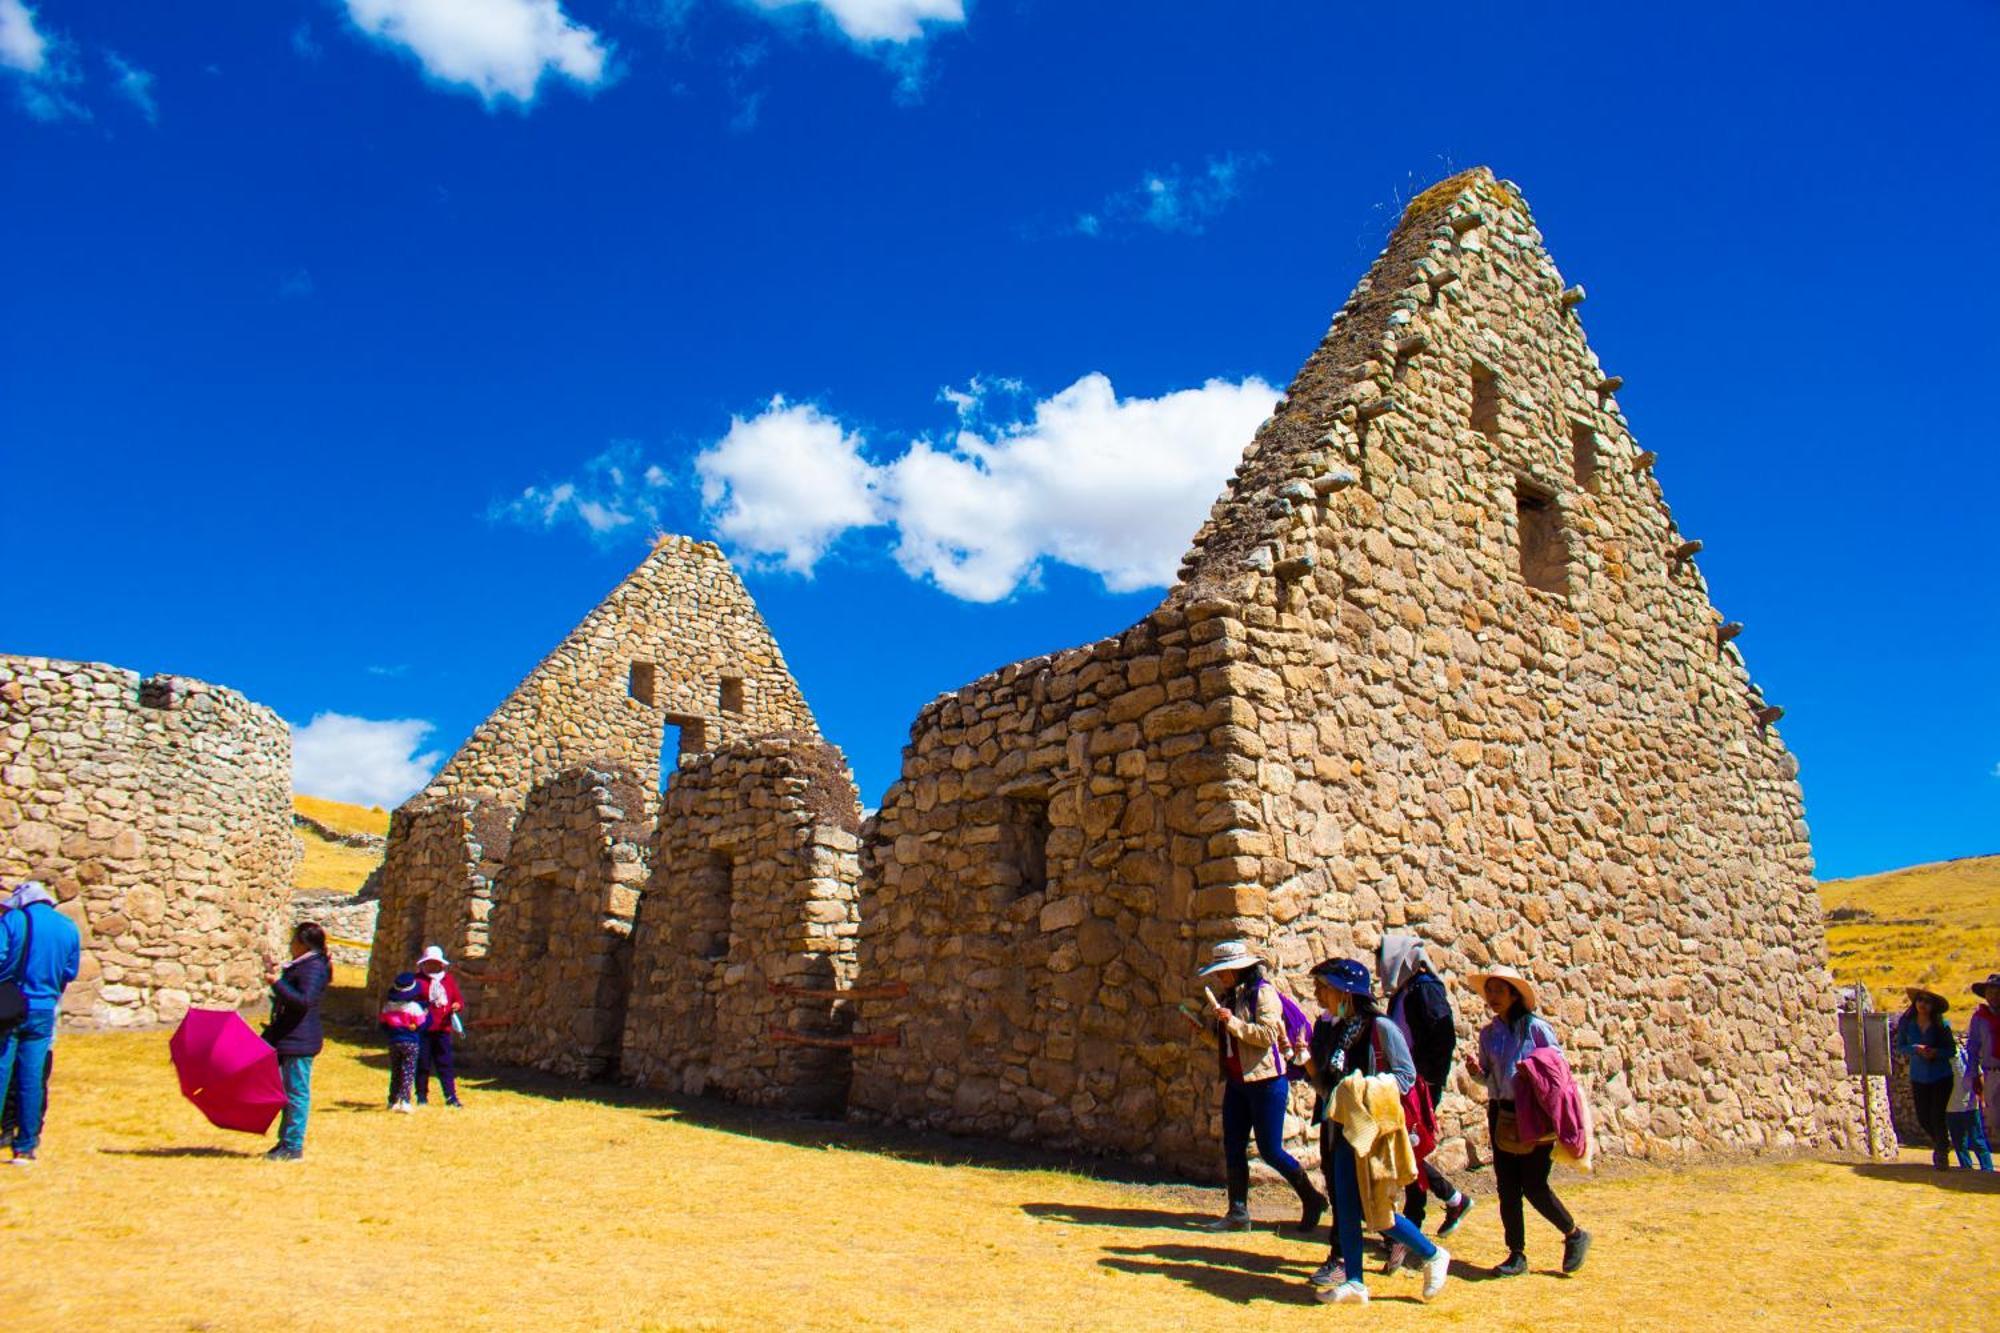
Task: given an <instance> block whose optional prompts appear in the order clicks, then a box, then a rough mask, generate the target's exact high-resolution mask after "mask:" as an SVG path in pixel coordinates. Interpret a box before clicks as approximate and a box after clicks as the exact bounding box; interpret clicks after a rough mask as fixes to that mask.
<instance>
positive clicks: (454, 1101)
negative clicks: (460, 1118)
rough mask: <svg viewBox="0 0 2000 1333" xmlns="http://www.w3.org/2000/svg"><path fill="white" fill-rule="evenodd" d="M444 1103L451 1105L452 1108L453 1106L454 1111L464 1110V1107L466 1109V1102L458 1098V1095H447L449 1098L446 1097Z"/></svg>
mask: <svg viewBox="0 0 2000 1333" xmlns="http://www.w3.org/2000/svg"><path fill="white" fill-rule="evenodd" d="M444 1104H445V1105H446V1106H449V1107H450V1108H451V1109H452V1110H454V1111H462V1110H464V1109H465V1103H464V1102H462V1101H460V1100H459V1099H458V1098H456V1097H447V1098H445V1099H444Z"/></svg>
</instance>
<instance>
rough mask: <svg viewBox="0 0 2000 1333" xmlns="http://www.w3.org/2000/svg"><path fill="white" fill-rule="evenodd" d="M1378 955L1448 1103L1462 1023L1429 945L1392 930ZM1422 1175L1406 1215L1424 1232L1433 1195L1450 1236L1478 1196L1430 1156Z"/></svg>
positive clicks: (1416, 1057)
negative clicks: (1427, 949)
mask: <svg viewBox="0 0 2000 1333" xmlns="http://www.w3.org/2000/svg"><path fill="white" fill-rule="evenodd" d="M1376 956H1377V959H1378V961H1379V963H1380V965H1381V966H1380V972H1381V977H1382V994H1383V995H1384V996H1385V997H1386V1002H1385V1004H1384V1008H1385V1009H1387V1011H1388V1015H1389V1019H1390V1021H1391V1022H1393V1023H1394V1024H1395V1025H1396V1028H1397V1030H1398V1031H1399V1032H1401V1033H1402V1034H1403V1037H1404V1039H1405V1040H1406V1041H1408V1043H1409V1046H1410V1059H1411V1060H1412V1061H1413V1062H1414V1063H1415V1064H1416V1067H1417V1076H1418V1077H1419V1078H1421V1079H1422V1080H1423V1081H1424V1087H1425V1090H1426V1091H1427V1092H1428V1093H1429V1094H1430V1103H1431V1105H1432V1106H1437V1105H1439V1104H1440V1103H1442V1102H1443V1101H1444V1088H1445V1083H1446V1082H1447V1081H1448V1080H1449V1079H1450V1078H1451V1057H1452V1053H1453V1052H1454V1051H1456V1050H1457V1049H1458V1020H1457V1018H1456V1017H1455V1016H1454V1015H1453V1013H1452V1011H1451V995H1450V993H1449V992H1447V991H1446V990H1445V985H1444V982H1443V981H1442V980H1441V979H1439V977H1438V974H1437V972H1436V971H1435V970H1434V969H1433V968H1432V967H1431V960H1430V957H1429V955H1428V954H1426V953H1425V952H1424V942H1423V941H1422V940H1420V939H1418V938H1417V937H1416V936H1415V935H1405V934H1400V933H1398V932H1395V931H1391V932H1389V933H1388V934H1386V935H1384V936H1383V937H1382V945H1381V948H1379V949H1378V950H1377V951H1376ZM1417 1171H1418V1176H1417V1179H1416V1180H1414V1181H1412V1182H1410V1187H1409V1189H1408V1190H1406V1191H1404V1194H1403V1216H1405V1217H1407V1218H1409V1219H1410V1222H1411V1224H1412V1225H1414V1226H1416V1227H1417V1228H1418V1229H1420V1230H1421V1229H1422V1227H1423V1225H1424V1212H1425V1207H1426V1198H1427V1195H1436V1196H1437V1200H1438V1202H1439V1203H1442V1204H1443V1205H1444V1222H1443V1223H1442V1224H1441V1225H1440V1226H1439V1227H1438V1231H1437V1233H1438V1235H1439V1236H1441V1237H1442V1236H1449V1235H1450V1234H1451V1233H1452V1232H1454V1231H1456V1230H1458V1224H1459V1223H1460V1222H1462V1221H1464V1220H1465V1215H1466V1214H1467V1213H1469V1212H1471V1211H1472V1196H1471V1195H1469V1194H1467V1193H1465V1192H1464V1191H1463V1190H1461V1189H1459V1188H1458V1186H1456V1185H1454V1184H1452V1183H1451V1181H1450V1180H1448V1179H1447V1178H1446V1177H1445V1174H1444V1172H1442V1171H1440V1170H1438V1169H1437V1167H1436V1166H1434V1165H1433V1164H1432V1163H1431V1159H1430V1157H1429V1156H1425V1157H1424V1158H1422V1159H1421V1160H1420V1161H1419V1162H1418V1163H1417ZM1404 1257H1405V1256H1404V1255H1402V1254H1399V1253H1398V1252H1397V1250H1396V1248H1395V1247H1394V1246H1391V1247H1390V1250H1389V1265H1388V1271H1390V1272H1394V1271H1395V1269H1396V1267H1397V1265H1398V1264H1399V1263H1400V1262H1401V1261H1402V1259H1403V1258H1404Z"/></svg>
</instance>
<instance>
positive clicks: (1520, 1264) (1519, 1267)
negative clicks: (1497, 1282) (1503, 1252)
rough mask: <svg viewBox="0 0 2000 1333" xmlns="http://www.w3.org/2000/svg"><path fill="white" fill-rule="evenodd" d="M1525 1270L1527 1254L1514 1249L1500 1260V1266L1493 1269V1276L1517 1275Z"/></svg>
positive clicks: (1526, 1269) (1526, 1267)
mask: <svg viewBox="0 0 2000 1333" xmlns="http://www.w3.org/2000/svg"><path fill="white" fill-rule="evenodd" d="M1527 1271H1528V1256H1527V1255H1525V1254H1523V1253H1521V1252H1520V1251H1519V1250H1516V1251H1514V1252H1513V1253H1512V1254H1510V1255H1508V1256H1507V1257H1506V1258H1505V1259H1503V1260H1501V1261H1500V1266H1499V1267H1498V1268H1496V1269H1494V1270H1493V1276H1494V1277H1519V1276H1521V1274H1523V1273H1525V1272H1527Z"/></svg>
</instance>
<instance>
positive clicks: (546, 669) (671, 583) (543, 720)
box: [421, 537, 819, 804]
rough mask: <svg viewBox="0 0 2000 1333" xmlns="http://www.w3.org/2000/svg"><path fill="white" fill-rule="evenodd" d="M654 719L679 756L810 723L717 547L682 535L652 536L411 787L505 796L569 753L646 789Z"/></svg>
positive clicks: (570, 761) (572, 761) (434, 794)
mask: <svg viewBox="0 0 2000 1333" xmlns="http://www.w3.org/2000/svg"><path fill="white" fill-rule="evenodd" d="M635 672H636V674H635ZM668 725H674V726H678V727H679V728H680V753H681V754H683V755H689V754H698V753H700V752H702V751H704V750H708V749H711V748H713V747H714V746H716V745H719V744H721V743H723V742H725V741H730V740H735V739H739V738H741V737H745V736H755V735H760V734H762V733H765V732H772V731H800V732H805V733H808V734H812V735H817V734H818V730H819V729H818V726H817V724H815V723H814V721H813V716H812V710H811V709H809V708H808V707H807V706H806V701H805V696H804V695H802V694H801V693H800V692H799V688H798V685H797V684H796V683H795V682H794V681H793V680H792V677H791V673H790V672H789V671H788V670H787V669H786V667H785V659H784V656H783V654H781V653H780V652H779V651H778V645H777V643H776V641H775V640H773V639H772V637H771V632H770V630H769V629H768V628H766V626H765V624H764V619H763V617H762V616H761V615H759V614H758V612H757V605H756V603H755V602H754V601H752V600H751V598H750V593H749V590H748V589H746V588H745V587H744V586H743V583H742V580H740V579H739V578H737V577H736V571H735V570H733V569H732V568H730V565H729V561H728V559H727V558H726V557H724V556H723V554H722V552H721V550H720V549H719V548H717V547H716V546H715V545H714V544H713V543H710V542H698V541H693V540H691V539H689V538H686V537H663V538H661V539H660V541H659V542H658V544H657V545H655V546H654V548H653V551H652V553H651V554H650V555H648V556H647V557H646V559H645V560H644V561H643V562H642V563H641V564H640V565H639V567H638V568H637V569H636V570H634V571H633V572H632V574H631V575H630V576H629V577H627V578H626V579H625V581H624V582H623V583H621V584H619V585H618V587H617V588H615V589H614V590H613V591H612V592H611V595H610V596H608V597H606V598H605V599H604V601H603V602H602V603H600V604H599V605H598V607H597V608H596V609H595V610H593V611H592V612H591V613H590V614H589V615H588V616H586V617H585V618H584V620H583V623H582V624H580V625H578V626H577V627H576V629H575V630H573V631H571V633H570V634H569V636H568V637H567V638H565V639H564V640H563V641H562V643H561V644H559V645H557V647H556V648H555V650H554V651H553V652H551V653H550V654H549V655H548V656H547V657H546V658H544V659H542V662H541V664H540V665H538V666H537V667H536V668H535V669H534V670H533V671H532V672H530V673H529V675H528V678H527V679H526V680H525V681H523V682H522V683H521V685H520V686H519V688H517V689H516V690H515V691H514V693H513V694H512V695H510V696H508V698H507V700H506V701H505V702H504V703H502V704H501V705H500V707H499V708H498V709H496V710H494V712H493V715H492V716H491V717H488V718H487V719H486V721H484V722H482V723H481V724H480V725H479V727H478V729H477V730H475V731H474V732H473V733H472V736H471V738H470V739H468V740H467V741H466V742H465V744H464V745H463V746H461V747H460V748H459V751H458V753H457V754H455V755H453V756H452V758H451V760H450V762H448V763H447V764H446V765H445V766H444V768H443V769H442V770H440V771H439V773H438V775H437V777H436V778H434V779H433V780H432V781H431V783H430V785H429V786H428V787H426V788H425V789H424V792H423V795H422V798H421V799H424V800H435V799H437V798H439V797H442V796H454V795H467V794H474V793H485V794H491V795H496V796H499V797H500V798H501V799H503V800H505V801H508V802H510V803H513V804H519V802H520V801H521V800H522V799H524V798H525V797H526V796H527V793H528V789H529V788H530V787H532V786H533V785H534V784H535V783H537V782H539V781H541V780H542V779H544V778H547V777H550V776H552V775H554V774H555V773H557V772H559V771H562V770H563V769H566V768H570V767H573V766H575V765H579V764H595V765H598V766H611V767H617V768H625V769H629V770H630V771H631V772H633V773H634V774H636V775H638V778H639V781H640V782H642V783H644V784H646V787H647V789H648V790H649V791H657V790H658V789H659V785H660V783H659V777H660V763H661V757H660V747H661V736H662V732H663V730H664V729H665V728H666V727H667V726H668Z"/></svg>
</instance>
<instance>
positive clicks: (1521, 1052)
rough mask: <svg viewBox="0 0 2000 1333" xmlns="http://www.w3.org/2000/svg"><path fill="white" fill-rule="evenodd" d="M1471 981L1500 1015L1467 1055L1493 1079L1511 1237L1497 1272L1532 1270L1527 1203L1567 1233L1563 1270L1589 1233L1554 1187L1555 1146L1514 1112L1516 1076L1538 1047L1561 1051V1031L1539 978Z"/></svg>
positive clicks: (1494, 1131) (1571, 1268)
mask: <svg viewBox="0 0 2000 1333" xmlns="http://www.w3.org/2000/svg"><path fill="white" fill-rule="evenodd" d="M1466 981H1467V982H1468V983H1469V984H1470V985H1471V986H1472V987H1473V988H1474V989H1476V990H1477V991H1478V992H1479V994H1480V996H1481V998H1483V999H1484V1000H1485V1001H1486V1007H1487V1008H1488V1009H1490V1010H1492V1011H1493V1021H1492V1022H1490V1023H1488V1024H1487V1025H1486V1026H1485V1028H1484V1029H1482V1030H1481V1032H1480V1034H1479V1053H1478V1054H1477V1055H1468V1056H1466V1057H1465V1067H1466V1069H1467V1071H1468V1072H1470V1073H1471V1074H1472V1076H1473V1077H1474V1078H1480V1079H1484V1080H1485V1081H1486V1092H1487V1101H1486V1127H1487V1132H1488V1133H1489V1134H1491V1136H1492V1139H1493V1182H1494V1184H1495V1185H1496V1186H1498V1187H1499V1191H1500V1229H1501V1231H1502V1232H1503V1233H1504V1234H1505V1236H1506V1239H1507V1257H1506V1259H1504V1260H1502V1261H1501V1263H1500V1266H1499V1267H1498V1268H1495V1269H1494V1270H1493V1275H1494V1276H1495V1277H1518V1276H1519V1275H1521V1274H1522V1273H1525V1272H1527V1271H1528V1240H1527V1223H1526V1220H1525V1214H1523V1213H1522V1211H1521V1202H1522V1200H1524V1199H1525V1200H1526V1201H1527V1202H1529V1203H1532V1204H1533V1205H1535V1211H1536V1212H1538V1213H1540V1214H1541V1215H1542V1216H1543V1217H1545V1218H1547V1219H1548V1220H1549V1225H1551V1226H1553V1227H1555V1228H1556V1230H1558V1231H1560V1232H1562V1233H1563V1258H1562V1271H1563V1272H1565V1273H1574V1272H1576V1270H1577V1269H1579V1268H1582V1267H1583V1257H1584V1255H1585V1254H1587V1253H1589V1251H1590V1233H1589V1232H1588V1231H1585V1230H1584V1229H1583V1228H1581V1227H1579V1226H1578V1225H1577V1224H1576V1222H1575V1220H1574V1219H1573V1218H1571V1217H1570V1215H1569V1209H1567V1208H1565V1207H1563V1204H1562V1200H1561V1199H1558V1198H1557V1197H1556V1192H1555V1191H1554V1190H1553V1189H1551V1188H1549V1172H1550V1170H1551V1169H1552V1168H1553V1166H1554V1163H1555V1144H1554V1143H1553V1142H1547V1143H1527V1142H1524V1141H1522V1139H1521V1133H1520V1126H1519V1122H1518V1120H1517V1119H1516V1117H1515V1114H1514V1074H1515V1071H1516V1070H1517V1069H1518V1068H1519V1067H1520V1064H1521V1061H1522V1060H1524V1059H1525V1058H1527V1056H1528V1053H1529V1052H1531V1051H1535V1050H1539V1049H1541V1048H1543V1047H1555V1048H1557V1049H1561V1048H1560V1046H1559V1045H1558V1043H1557V1042H1556V1030H1555V1029H1554V1028H1552V1027H1550V1026H1549V1025H1548V1022H1547V1021H1546V1020H1544V1019H1543V1018H1542V1017H1541V1015H1539V1014H1537V1013H1536V1012H1535V1002H1536V999H1537V996H1536V992H1535V983H1534V982H1532V981H1530V980H1528V978H1526V977H1524V976H1522V975H1521V974H1520V973H1519V972H1517V971H1515V970H1514V969H1513V968H1511V967H1494V968H1489V969H1487V970H1486V971H1484V972H1478V973H1474V974H1473V975H1472V976H1470V977H1467V978H1466Z"/></svg>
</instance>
